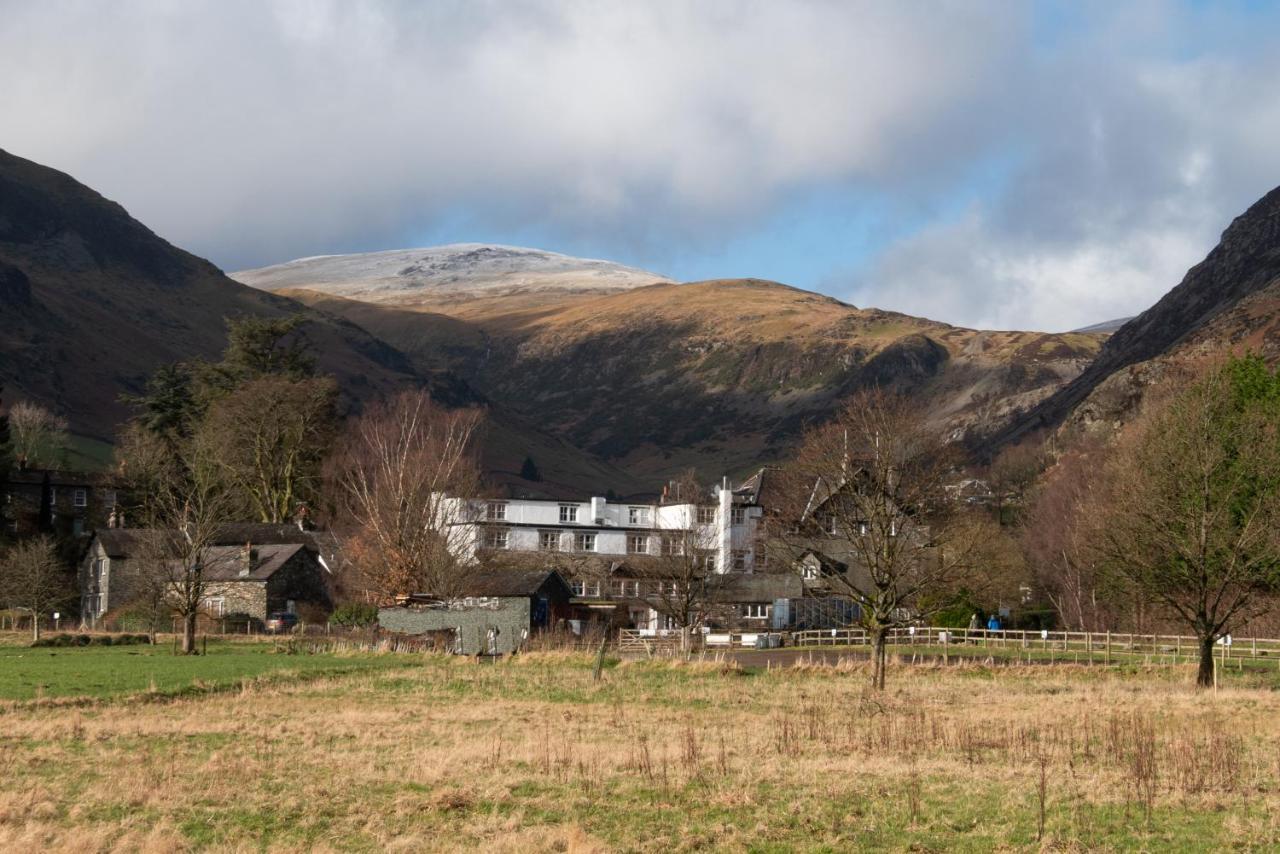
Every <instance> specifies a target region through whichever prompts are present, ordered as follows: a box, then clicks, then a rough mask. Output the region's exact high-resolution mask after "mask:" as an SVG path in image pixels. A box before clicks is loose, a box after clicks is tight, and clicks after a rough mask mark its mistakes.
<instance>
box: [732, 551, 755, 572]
mask: <svg viewBox="0 0 1280 854" xmlns="http://www.w3.org/2000/svg"><path fill="white" fill-rule="evenodd" d="M749 554H751V553H750V552H749V551H747V550H746V549H734V550H733V568H734V569H736V570H739V571H741V570H744V569H746V568H747V555H749Z"/></svg>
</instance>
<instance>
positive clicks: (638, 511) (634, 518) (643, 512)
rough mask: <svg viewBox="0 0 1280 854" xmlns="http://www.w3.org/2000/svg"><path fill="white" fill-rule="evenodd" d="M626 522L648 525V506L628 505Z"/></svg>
mask: <svg viewBox="0 0 1280 854" xmlns="http://www.w3.org/2000/svg"><path fill="white" fill-rule="evenodd" d="M627 522H628V524H631V525H648V524H649V508H648V507H628V508H627Z"/></svg>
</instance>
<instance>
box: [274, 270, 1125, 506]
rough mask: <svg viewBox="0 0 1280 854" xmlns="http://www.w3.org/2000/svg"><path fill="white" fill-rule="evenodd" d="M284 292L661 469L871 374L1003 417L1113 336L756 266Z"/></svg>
mask: <svg viewBox="0 0 1280 854" xmlns="http://www.w3.org/2000/svg"><path fill="white" fill-rule="evenodd" d="M289 293H290V294H291V295H292V296H294V297H295V298H298V299H300V300H302V301H306V302H308V303H310V304H311V305H313V306H316V307H318V308H322V309H323V310H325V311H326V312H330V313H333V314H335V315H338V316H343V317H347V318H349V319H352V320H353V321H354V322H357V323H359V324H360V325H362V326H364V327H366V328H368V329H370V330H372V331H374V332H375V333H376V334H378V335H379V336H380V337H382V338H384V339H385V340H387V341H389V342H391V343H393V344H394V345H395V346H396V347H397V348H399V349H401V350H402V351H404V352H405V353H407V354H408V355H409V356H410V357H411V358H413V359H414V360H415V363H416V364H419V365H421V366H423V367H424V368H432V369H437V370H438V369H449V370H452V371H455V372H457V373H459V374H460V375H461V376H463V377H465V378H466V379H467V381H468V382H469V383H471V384H473V385H474V386H475V387H476V388H478V389H480V390H482V391H483V393H484V394H485V395H487V396H488V397H490V398H492V399H494V400H501V401H503V402H504V403H505V404H506V405H508V406H510V407H511V408H512V409H513V410H515V411H517V412H519V413H520V414H521V415H523V416H524V417H526V418H527V419H529V420H530V421H532V422H534V423H537V424H538V425H540V426H542V427H544V428H545V429H547V430H549V431H550V432H552V433H553V434H555V435H558V436H561V437H562V438H564V439H565V440H566V441H568V442H569V443H571V444H573V445H574V446H576V447H579V448H583V449H585V450H588V451H590V452H591V453H593V454H595V455H597V456H600V457H603V458H605V459H608V460H610V461H611V462H613V463H616V464H618V465H620V466H622V467H624V468H626V469H628V470H630V471H633V472H635V473H636V474H638V475H641V476H644V477H647V478H648V479H650V480H657V479H659V478H662V477H666V476H669V475H671V474H673V473H675V472H677V471H679V470H681V469H682V468H685V467H688V466H695V467H697V468H699V469H700V470H702V471H703V472H704V474H707V475H718V474H720V473H723V472H729V473H741V472H744V471H746V470H749V469H750V468H751V467H752V466H755V465H758V464H760V463H761V462H766V461H769V460H773V459H776V458H777V457H779V456H780V455H782V454H783V453H785V451H786V449H787V448H788V447H789V446H790V444H791V443H792V442H794V440H795V439H796V438H797V436H798V435H799V433H800V431H801V430H802V429H803V428H804V426H805V425H807V424H809V423H812V422H814V421H817V420H821V419H822V418H824V417H826V416H827V415H829V414H830V412H831V411H832V410H833V408H834V407H836V406H839V405H840V403H841V401H843V400H845V399H847V398H848V397H849V395H851V394H852V393H853V392H854V391H856V390H857V389H858V388H860V387H863V386H866V385H869V384H873V383H875V384H882V385H887V386H890V387H892V388H896V389H898V390H901V391H903V392H905V393H908V394H912V395H917V396H920V397H921V398H922V399H923V400H924V401H925V402H926V403H927V405H928V406H929V409H930V411H931V412H933V414H934V417H935V420H936V421H937V424H938V426H939V429H945V430H951V431H955V432H957V433H964V432H966V431H968V430H969V429H971V428H972V427H973V426H974V425H984V426H985V425H989V424H992V423H1002V422H1003V421H1004V420H1006V419H1007V418H1008V417H1009V416H1010V415H1011V414H1012V413H1014V412H1016V411H1019V410H1022V409H1025V408H1029V407H1031V406H1032V405H1033V404H1035V403H1037V402H1038V401H1039V400H1040V399H1041V398H1043V397H1044V396H1046V395H1048V394H1049V393H1051V392H1052V391H1053V390H1055V389H1057V388H1058V387H1059V386H1060V385H1062V384H1063V383H1064V382H1066V381H1067V380H1069V379H1071V378H1072V377H1074V376H1075V375H1076V374H1078V373H1079V372H1080V370H1081V369H1083V367H1084V366H1085V365H1086V364H1087V363H1088V361H1089V360H1090V359H1091V358H1092V356H1093V355H1094V354H1095V353H1096V352H1097V349H1098V346H1099V344H1100V341H1101V340H1102V339H1101V337H1100V336H1097V335H1089V334H1075V333H1068V334H1061V335H1049V334H1042V333H1030V332H980V331H975V330H969V329H960V328H957V327H953V326H948V325H946V324H943V323H936V322H933V321H929V320H922V319H919V318H914V317H909V316H907V315H902V314H895V313H892V312H885V311H879V310H876V309H858V308H855V307H853V306H850V305H847V304H844V303H841V302H839V301H838V300H834V299H831V298H829V297H825V296H820V295H818V294H813V293H809V292H807V291H803V290H799V289H796V288H791V287H787V286H785V285H781V284H778V283H776V282H766V281H759V280H723V281H708V282H694V283H689V284H674V283H671V284H661V285H653V286H650V287H642V288H635V289H631V290H628V291H625V292H618V293H613V294H607V295H600V296H592V297H575V298H573V299H567V300H563V301H560V302H559V303H558V304H544V305H542V306H539V307H536V308H528V307H527V306H523V305H519V304H516V305H503V304H502V303H501V302H500V301H489V300H483V299H481V300H473V301H470V302H469V303H467V304H466V305H465V306H460V307H459V308H458V310H457V311H450V309H449V307H448V306H440V305H436V306H435V307H434V308H435V309H436V310H434V311H421V310H418V311H414V310H403V309H398V308H394V307H392V306H390V305H388V304H386V303H385V302H383V303H379V304H377V305H373V304H369V303H363V302H357V301H350V300H343V299H338V298H335V297H332V296H326V295H322V294H315V293H306V292H302V291H289ZM446 312H448V313H446Z"/></svg>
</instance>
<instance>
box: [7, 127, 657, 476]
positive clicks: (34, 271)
mask: <svg viewBox="0 0 1280 854" xmlns="http://www.w3.org/2000/svg"><path fill="white" fill-rule="evenodd" d="M299 313H300V314H302V315H303V316H304V318H305V320H306V322H305V323H304V325H303V326H302V328H301V334H303V335H305V336H306V338H307V339H308V340H309V341H310V342H311V343H312V344H313V345H314V347H315V350H316V352H317V353H318V354H319V357H320V359H319V363H320V364H319V367H320V369H321V370H323V371H325V372H327V373H332V374H333V375H335V376H336V377H337V378H338V380H339V383H340V386H341V388H342V390H343V392H344V395H345V396H346V399H347V402H348V404H349V405H350V406H351V407H353V408H354V407H356V406H359V405H360V404H361V403H362V402H364V401H367V400H370V399H374V398H377V397H381V396H384V395H387V394H390V393H394V392H396V391H398V390H399V389H401V388H407V387H413V386H422V385H425V386H427V387H428V388H430V389H431V391H432V394H433V395H434V396H435V397H436V398H438V399H441V400H443V401H445V402H448V403H451V404H468V405H469V404H474V403H484V404H485V405H487V406H488V407H489V408H490V411H491V419H490V421H491V423H490V426H489V429H488V432H487V442H486V447H485V449H484V460H485V463H486V466H487V468H488V469H489V471H490V473H491V474H492V476H493V477H494V479H495V480H497V481H498V482H500V483H505V484H509V485H512V486H513V487H514V488H515V489H517V490H520V491H526V492H531V493H539V494H552V495H555V494H569V493H574V494H576V493H578V492H581V491H582V490H584V489H591V488H605V487H613V488H615V489H617V490H618V491H619V492H629V491H635V490H637V489H640V488H641V485H640V484H639V483H638V482H637V481H636V480H635V479H634V478H633V477H632V476H631V475H629V474H628V473H625V472H621V471H619V470H617V469H615V468H612V467H610V466H609V465H607V464H605V463H604V462H602V461H600V460H598V459H596V458H594V457H592V456H591V455H590V454H586V453H582V452H580V451H578V450H577V449H576V448H574V447H572V446H570V445H568V444H567V443H565V442H564V441H563V440H562V439H560V438H557V437H554V436H550V435H548V434H546V433H545V432H543V431H542V430H540V429H539V428H538V426H537V425H536V424H534V423H530V422H529V421H526V420H525V419H523V418H521V417H520V416H519V415H518V414H516V413H511V412H508V411H507V410H505V409H504V408H503V407H502V406H501V404H496V403H494V402H492V401H486V400H485V399H484V398H483V397H482V396H481V395H480V394H478V393H477V392H476V391H475V390H474V389H472V388H471V387H470V386H468V385H467V384H466V382H464V381H462V380H461V379H459V378H458V376H457V375H456V374H453V373H451V372H449V371H448V370H445V369H443V368H441V369H438V370H437V369H435V368H433V367H432V366H430V365H425V364H424V363H418V364H414V362H413V361H412V360H410V359H409V358H407V357H406V356H405V355H404V354H403V353H401V352H400V351H399V350H397V349H396V348H395V347H393V346H391V345H389V344H387V343H386V342H384V341H383V340H382V339H380V338H376V337H374V336H373V335H371V334H370V333H369V332H368V331H366V330H365V329H364V328H362V327H361V326H359V325H358V324H356V323H353V322H352V321H351V320H348V319H346V318H343V317H339V316H337V315H334V314H329V313H325V312H320V311H315V310H313V309H310V308H308V307H306V306H304V305H302V304H301V303H298V302H296V301H294V300H291V299H288V298H287V297H284V296H280V295H276V294H271V293H266V292H264V291H261V290H258V289H254V288H250V287H247V286H245V285H242V284H240V283H238V282H234V281H232V280H231V279H229V278H227V277H226V276H225V275H223V274H222V272H221V271H219V270H218V269H217V268H216V267H214V266H213V265H212V264H210V263H209V262H208V261H205V260H203V259H201V258H197V257H196V256H194V255H191V254H189V253H187V252H184V251H183V250H181V249H178V248H177V247H175V246H172V245H170V244H169V243H167V242H165V241H164V240H163V239H161V238H160V237H158V236H156V235H155V234H154V233H152V232H151V231H150V230H149V229H147V228H146V227H145V226H144V225H142V224H141V223H140V222H138V221H137V220H135V219H133V218H132V217H130V216H129V214H128V213H127V212H126V211H125V210H124V209H123V208H122V207H120V206H119V205H117V204H115V203H114V202H111V201H109V200H107V199H104V198H103V197H102V196H100V195H99V194H97V193H95V192H94V191H93V190H91V189H89V188H88V187H85V186H84V185H82V184H80V183H78V182H77V181H75V180H74V179H73V178H71V177H69V176H67V175H65V174H63V173H61V172H57V171H55V170H53V169H49V168H47V167H44V166H40V165H38V164H36V163H32V162H31V161H28V160H23V159H22V158H19V157H15V156H13V155H11V154H8V153H6V152H3V151H0V385H3V386H4V388H5V400H6V402H12V401H14V400H21V399H29V400H36V401H39V402H42V403H44V404H45V405H47V406H49V407H51V408H53V409H54V410H56V411H58V412H60V413H62V414H65V415H66V416H68V417H69V418H70V420H71V426H72V429H73V431H75V432H76V433H78V434H81V435H84V436H89V437H93V438H97V439H102V440H110V439H111V438H112V436H113V435H114V433H115V429H116V427H117V426H118V424H119V423H120V422H121V421H122V420H124V419H125V418H126V417H128V415H129V409H128V407H127V406H126V405H125V404H123V403H122V402H121V400H120V397H121V395H122V394H136V393H139V392H141V391H142V389H143V384H144V383H145V381H146V378H147V377H148V376H149V375H150V374H151V373H152V372H153V371H154V370H155V369H156V368H157V367H159V366H160V365H163V364H167V363H170V362H174V361H179V360H187V359H192V358H196V357H206V358H209V357H214V356H216V355H217V354H218V353H219V352H220V351H221V350H222V348H223V347H224V346H225V323H224V318H227V317H237V316H256V317H285V316H287V315H291V314H299ZM526 455H532V456H534V457H535V458H537V459H540V460H542V461H543V462H542V465H543V467H544V469H547V470H548V480H547V481H546V482H543V483H539V484H530V483H527V482H524V481H521V480H520V479H519V478H518V476H517V475H518V472H519V470H520V464H521V463H522V462H523V460H524V457H525V456H526Z"/></svg>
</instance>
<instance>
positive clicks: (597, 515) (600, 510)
mask: <svg viewBox="0 0 1280 854" xmlns="http://www.w3.org/2000/svg"><path fill="white" fill-rule="evenodd" d="M606 503H607V502H606V501H605V499H603V498H601V497H600V496H598V495H593V496H591V518H592V519H593V520H594V521H595V523H596V524H597V525H603V524H604V522H605V518H604V508H605V504H606Z"/></svg>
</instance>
